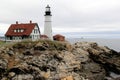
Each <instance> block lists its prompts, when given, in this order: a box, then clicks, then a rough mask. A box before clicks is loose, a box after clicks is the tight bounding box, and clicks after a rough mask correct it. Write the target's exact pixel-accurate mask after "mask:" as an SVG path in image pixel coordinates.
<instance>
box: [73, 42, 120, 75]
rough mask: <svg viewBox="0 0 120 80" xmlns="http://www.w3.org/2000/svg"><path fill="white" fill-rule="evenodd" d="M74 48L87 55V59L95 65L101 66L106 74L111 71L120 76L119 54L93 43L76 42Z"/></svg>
mask: <svg viewBox="0 0 120 80" xmlns="http://www.w3.org/2000/svg"><path fill="white" fill-rule="evenodd" d="M75 47H77V48H81V49H83V50H85V51H87V52H88V53H89V57H90V58H91V59H92V60H93V61H95V62H96V63H98V64H100V65H102V66H103V67H104V68H105V70H106V72H107V74H108V75H109V72H110V71H112V72H114V73H117V74H120V54H119V53H118V52H116V51H114V50H112V49H109V48H108V47H105V46H99V45H98V44H97V43H95V42H78V43H75Z"/></svg>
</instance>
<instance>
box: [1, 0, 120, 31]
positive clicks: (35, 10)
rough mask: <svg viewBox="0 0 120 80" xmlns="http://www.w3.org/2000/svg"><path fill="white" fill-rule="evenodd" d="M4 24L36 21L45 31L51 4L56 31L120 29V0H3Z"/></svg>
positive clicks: (2, 20)
mask: <svg viewBox="0 0 120 80" xmlns="http://www.w3.org/2000/svg"><path fill="white" fill-rule="evenodd" d="M0 3H2V4H1V5H0V10H1V12H0V18H1V19H0V32H2V33H4V32H5V31H6V30H7V28H8V27H7V26H6V27H5V29H3V28H1V27H3V25H2V24H9V25H10V24H13V23H15V21H19V22H20V23H26V22H29V20H32V21H33V22H37V23H38V24H39V26H40V28H41V30H42V31H41V32H42V33H43V27H44V11H45V7H46V5H47V4H49V5H50V6H51V11H52V25H53V32H54V33H63V32H90V31H91V32H96V31H100V32H101V31H118V30H119V31H120V27H119V26H120V23H119V22H120V15H119V14H120V1H119V0H34V1H33V0H9V1H8V0H0Z"/></svg>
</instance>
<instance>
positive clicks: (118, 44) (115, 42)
mask: <svg viewBox="0 0 120 80" xmlns="http://www.w3.org/2000/svg"><path fill="white" fill-rule="evenodd" d="M67 40H68V41H69V42H70V43H72V44H73V43H75V42H83V41H85V42H96V43H98V45H100V46H107V47H109V48H110V49H113V50H115V51H117V52H120V39H105V38H68V39H67Z"/></svg>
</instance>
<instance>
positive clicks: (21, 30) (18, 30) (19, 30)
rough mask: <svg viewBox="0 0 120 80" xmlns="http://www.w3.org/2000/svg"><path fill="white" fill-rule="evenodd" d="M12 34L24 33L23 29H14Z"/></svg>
mask: <svg viewBox="0 0 120 80" xmlns="http://www.w3.org/2000/svg"><path fill="white" fill-rule="evenodd" d="M14 32H15V33H16V32H18V33H19V32H24V29H15V30H14Z"/></svg>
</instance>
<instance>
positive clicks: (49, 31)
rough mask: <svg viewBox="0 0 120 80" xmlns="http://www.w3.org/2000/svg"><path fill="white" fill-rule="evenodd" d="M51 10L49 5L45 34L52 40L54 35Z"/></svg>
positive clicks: (46, 12) (46, 14)
mask: <svg viewBox="0 0 120 80" xmlns="http://www.w3.org/2000/svg"><path fill="white" fill-rule="evenodd" d="M51 16H52V15H51V11H50V7H49V5H47V7H46V11H45V24H44V35H47V37H48V38H49V39H51V40H53V37H52V24H51V22H52V21H51Z"/></svg>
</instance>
